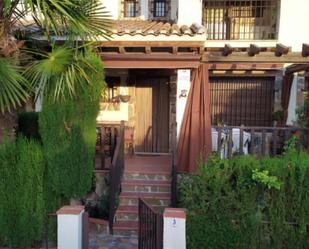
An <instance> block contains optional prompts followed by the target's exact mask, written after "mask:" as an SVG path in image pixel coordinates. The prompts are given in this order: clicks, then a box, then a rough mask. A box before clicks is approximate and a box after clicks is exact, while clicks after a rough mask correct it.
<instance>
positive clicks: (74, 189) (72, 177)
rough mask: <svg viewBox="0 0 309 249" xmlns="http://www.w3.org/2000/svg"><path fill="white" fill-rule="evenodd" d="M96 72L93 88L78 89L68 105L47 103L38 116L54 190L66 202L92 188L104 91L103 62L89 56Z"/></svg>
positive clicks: (48, 172)
mask: <svg viewBox="0 0 309 249" xmlns="http://www.w3.org/2000/svg"><path fill="white" fill-rule="evenodd" d="M86 56H88V57H89V58H88V60H89V63H91V66H92V68H93V73H92V74H91V78H90V82H91V83H92V84H91V85H87V84H86V83H85V84H81V85H80V86H79V87H76V88H77V90H76V96H75V97H74V98H73V99H72V98H67V99H66V101H65V102H54V99H53V98H50V99H44V102H43V108H42V112H41V114H40V116H39V126H40V134H41V137H42V142H43V148H44V154H45V156H46V160H47V175H48V181H50V183H49V184H50V186H51V188H52V190H53V191H54V192H55V193H56V194H58V195H62V196H64V197H65V198H67V199H70V198H79V197H82V196H83V195H85V194H86V193H87V191H89V189H90V188H91V185H92V176H93V175H92V174H93V173H92V171H93V168H94V155H95V154H94V153H95V142H96V118H97V115H98V112H99V103H100V97H101V92H102V89H103V87H104V75H103V69H102V68H103V66H102V62H101V60H100V59H99V58H98V57H96V56H95V55H93V54H92V53H88V54H87V55H86Z"/></svg>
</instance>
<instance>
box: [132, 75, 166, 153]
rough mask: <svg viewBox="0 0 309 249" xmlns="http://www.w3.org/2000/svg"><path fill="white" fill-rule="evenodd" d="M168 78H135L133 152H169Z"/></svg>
mask: <svg viewBox="0 0 309 249" xmlns="http://www.w3.org/2000/svg"><path fill="white" fill-rule="evenodd" d="M169 102H170V101H169V85H168V78H165V77H160V78H158V77H157V78H137V80H136V125H135V132H134V134H135V139H134V140H135V141H134V144H135V152H149V153H166V152H168V151H169Z"/></svg>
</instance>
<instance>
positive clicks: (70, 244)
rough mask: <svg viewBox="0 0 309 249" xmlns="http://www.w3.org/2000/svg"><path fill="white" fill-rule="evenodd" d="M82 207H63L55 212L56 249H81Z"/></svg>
mask: <svg viewBox="0 0 309 249" xmlns="http://www.w3.org/2000/svg"><path fill="white" fill-rule="evenodd" d="M83 214H84V206H64V207H62V208H60V209H59V210H58V211H57V219H58V232H57V233H58V249H69V248H70V249H82V238H83V234H82V232H83Z"/></svg>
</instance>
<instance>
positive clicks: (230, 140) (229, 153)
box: [228, 128, 233, 158]
mask: <svg viewBox="0 0 309 249" xmlns="http://www.w3.org/2000/svg"><path fill="white" fill-rule="evenodd" d="M232 150H233V129H232V128H230V129H229V133H228V157H229V158H231V157H232V154H233V151H232Z"/></svg>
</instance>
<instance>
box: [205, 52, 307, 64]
mask: <svg viewBox="0 0 309 249" xmlns="http://www.w3.org/2000/svg"><path fill="white" fill-rule="evenodd" d="M202 62H213V63H215V62H223V63H224V62H225V63H232V62H248V63H302V64H304V63H309V57H303V56H302V53H301V52H290V53H288V54H286V55H282V56H280V57H277V56H275V54H274V53H273V52H260V53H259V54H256V55H255V56H248V53H246V52H233V53H232V54H230V55H229V56H223V55H222V52H207V53H204V55H203V58H202Z"/></svg>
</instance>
